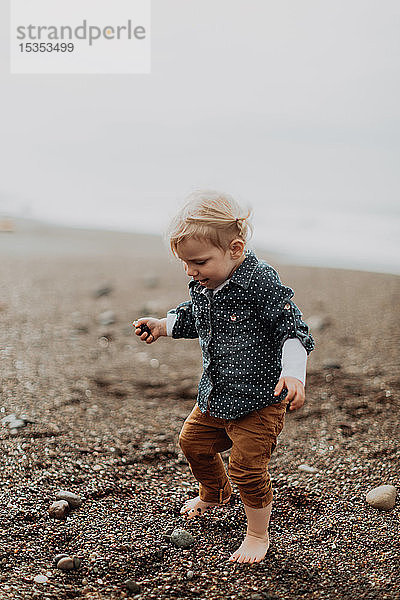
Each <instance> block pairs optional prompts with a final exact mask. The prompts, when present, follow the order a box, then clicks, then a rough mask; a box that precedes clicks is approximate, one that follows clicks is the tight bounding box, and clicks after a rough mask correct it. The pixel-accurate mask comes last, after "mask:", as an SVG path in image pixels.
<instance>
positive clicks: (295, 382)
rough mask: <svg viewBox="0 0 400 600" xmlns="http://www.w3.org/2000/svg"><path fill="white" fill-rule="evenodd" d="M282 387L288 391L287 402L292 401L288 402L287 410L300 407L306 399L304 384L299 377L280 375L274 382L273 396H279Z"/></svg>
mask: <svg viewBox="0 0 400 600" xmlns="http://www.w3.org/2000/svg"><path fill="white" fill-rule="evenodd" d="M283 388H286V389H287V391H288V393H287V396H286V398H287V400H288V401H289V402H290V401H292V402H290V404H289V410H296V409H298V408H301V407H302V406H303V404H304V401H305V399H306V394H305V390H304V385H303V384H302V382H301V381H300V379H296V377H281V378H280V379H279V381H278V383H277V384H276V387H275V392H274V396H279V394H280V393H281V392H282V390H283Z"/></svg>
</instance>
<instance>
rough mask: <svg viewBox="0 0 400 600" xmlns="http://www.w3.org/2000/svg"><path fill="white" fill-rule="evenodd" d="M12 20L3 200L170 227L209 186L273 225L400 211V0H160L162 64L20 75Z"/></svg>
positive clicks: (156, 33)
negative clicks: (188, 198) (185, 202)
mask: <svg viewBox="0 0 400 600" xmlns="http://www.w3.org/2000/svg"><path fill="white" fill-rule="evenodd" d="M0 23H1V28H2V35H1V42H0V43H1V54H0V56H1V58H0V85H1V105H2V111H1V114H0V161H1V166H2V168H1V172H2V176H1V180H0V202H3V205H5V204H6V203H7V204H8V205H10V203H11V204H13V205H14V206H21V205H30V206H31V207H32V210H33V214H34V215H36V216H45V217H48V218H51V219H56V220H62V221H64V222H68V223H73V222H75V223H91V224H95V225H96V224H97V225H109V226H122V227H123V226H125V227H130V228H132V227H134V225H135V223H137V222H140V223H141V227H143V223H145V224H146V226H145V229H147V230H149V231H158V230H161V229H162V228H163V227H164V226H165V224H166V220H167V219H168V217H169V216H170V215H171V214H173V212H174V210H175V208H176V206H177V204H178V203H179V202H180V201H181V199H182V197H183V196H184V195H185V194H186V193H187V192H189V191H190V190H192V189H193V188H198V187H202V188H204V187H206V188H217V189H222V190H226V191H228V192H230V193H232V194H234V195H236V196H237V197H238V198H239V200H242V201H244V202H245V203H246V202H247V203H250V204H251V205H252V206H253V207H254V210H255V212H256V215H257V214H258V218H259V222H260V228H261V229H262V230H263V231H265V230H266V229H265V228H266V226H267V225H268V223H271V222H274V223H275V224H277V225H278V224H279V226H280V227H282V226H284V225H285V222H286V224H287V226H288V227H289V229H288V233H289V234H290V232H291V230H290V227H295V226H296V222H297V221H298V214H299V212H301V214H302V215H303V220H304V222H305V224H307V221H308V222H309V223H310V222H312V220H314V223H315V224H316V226H317V227H318V226H321V223H323V222H324V221H325V222H326V221H327V220H329V218H330V217H332V218H334V217H335V216H338V215H340V219H341V223H342V225H343V226H344V224H343V219H342V215H343V214H348V215H349V219H350V220H352V222H353V221H354V222H356V220H357V216H360V215H368V218H369V217H371V218H375V219H376V222H377V223H378V221H379V219H380V218H381V215H382V214H384V215H386V216H387V215H392V218H393V220H396V219H397V223H398V219H399V190H400V183H399V168H398V167H399V146H400V142H399V139H400V137H399V129H400V127H399V123H400V119H399V116H400V114H399V113H400V108H399V107H400V97H399V96H400V94H399V46H400V42H399V38H400V36H399V25H400V4H399V2H398V1H391V0H381V1H380V2H377V1H376V0H346V1H343V0H335V2H333V1H330V2H328V1H325V2H323V1H321V0H302V1H301V2H299V1H298V0H290V1H285V0H279V1H278V0H275V1H273V2H272V1H269V0H250V1H246V2H245V1H244V0H240V1H239V0H229V1H228V0H218V1H217V2H215V0H213V1H211V0H202V1H201V2H199V1H197V0H196V1H195V0H153V1H152V34H151V35H152V73H151V74H149V75H77V76H73V75H64V76H54V75H46V76H38V75H10V74H9V73H8V71H9V66H8V27H7V24H8V13H7V11H6V7H5V6H4V3H2V4H1V7H0ZM0 206H1V205H0ZM291 215H292V216H291ZM360 218H361V216H360ZM349 222H350V221H349ZM379 222H380V221H379ZM393 222H394V221H393ZM382 223H383V221H382ZM382 226H383V225H382ZM394 233H395V232H394V231H393V232H392V233H391V235H393V234H394Z"/></svg>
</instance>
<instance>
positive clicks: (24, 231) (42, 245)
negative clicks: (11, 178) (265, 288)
mask: <svg viewBox="0 0 400 600" xmlns="http://www.w3.org/2000/svg"><path fill="white" fill-rule="evenodd" d="M0 220H1V219H0ZM10 221H11V222H12V223H13V225H14V229H13V230H12V231H0V255H1V254H3V253H5V254H6V255H7V256H24V254H25V253H26V252H29V254H31V253H32V252H34V253H36V254H38V255H41V256H43V255H45V254H46V252H47V253H49V252H53V251H54V250H56V255H57V256H60V255H63V254H65V255H71V254H73V255H75V254H77V253H79V252H82V253H85V252H88V253H89V254H90V255H92V254H96V253H97V252H98V253H99V254H102V255H103V254H105V253H106V252H107V251H110V252H115V251H116V250H117V249H118V251H124V252H125V251H126V252H129V251H130V250H131V249H133V250H135V251H137V250H138V246H140V242H142V244H144V246H145V247H146V248H147V250H150V249H152V248H153V247H154V244H155V246H156V247H157V246H158V247H159V249H162V248H164V249H165V251H166V258H167V259H168V258H169V257H168V253H169V252H170V250H169V247H168V245H167V242H166V241H165V240H164V238H163V236H162V234H156V233H147V232H144V233H141V232H137V231H129V230H121V229H115V228H110V229H98V228H95V227H94V228H92V227H76V226H69V225H61V224H57V223H54V222H51V221H43V220H40V219H33V218H32V219H31V218H29V219H25V218H12V217H11V218H10ZM39 235H41V236H43V237H41V238H39ZM21 236H22V237H21ZM68 236H74V237H75V242H76V245H75V246H74V247H73V248H72V247H68V246H67V245H66V246H63V245H62V241H63V239H64V240H65V239H66V238H68ZM30 244H31V245H30ZM104 244H106V247H105V246H104ZM107 244H108V245H107ZM115 244H116V245H115ZM130 244H131V245H132V247H130ZM248 247H249V248H251V249H253V250H254V251H255V253H256V254H257V256H259V257H260V258H261V257H263V258H264V257H268V258H267V259H265V260H267V261H271V264H272V266H274V264H275V265H277V267H279V268H280V267H281V266H284V267H299V268H315V269H329V270H332V271H334V270H341V271H346V272H350V273H351V272H354V273H371V274H381V275H388V276H390V277H392V276H393V277H400V266H399V272H395V271H394V270H390V269H391V267H389V266H384V265H380V266H379V267H378V266H377V264H375V265H368V266H367V265H365V266H362V265H360V264H356V263H355V264H354V265H351V264H344V263H343V264H340V265H336V264H332V263H330V262H329V260H328V261H327V262H324V261H323V260H321V261H318V260H316V259H314V258H311V257H310V258H309V260H307V259H304V258H302V259H299V260H296V259H295V258H294V257H293V256H291V255H289V254H285V253H283V252H277V251H275V250H271V249H268V248H267V247H262V246H260V245H259V244H253V243H252V241H251V240H250V242H249V243H248ZM153 249H154V248H153ZM152 253H153V252H152ZM172 258H173V257H172Z"/></svg>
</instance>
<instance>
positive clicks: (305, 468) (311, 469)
mask: <svg viewBox="0 0 400 600" xmlns="http://www.w3.org/2000/svg"><path fill="white" fill-rule="evenodd" d="M297 468H298V470H299V471H303V473H318V469H316V468H315V467H310V466H309V465H306V464H301V465H299V466H298V467H297Z"/></svg>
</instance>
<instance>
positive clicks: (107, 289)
mask: <svg viewBox="0 0 400 600" xmlns="http://www.w3.org/2000/svg"><path fill="white" fill-rule="evenodd" d="M112 291H113V288H112V287H111V285H103V286H100V287H98V288H97V289H96V290H95V291H94V292H93V296H94V297H95V298H101V297H102V296H109V295H110V294H111V292H112Z"/></svg>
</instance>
